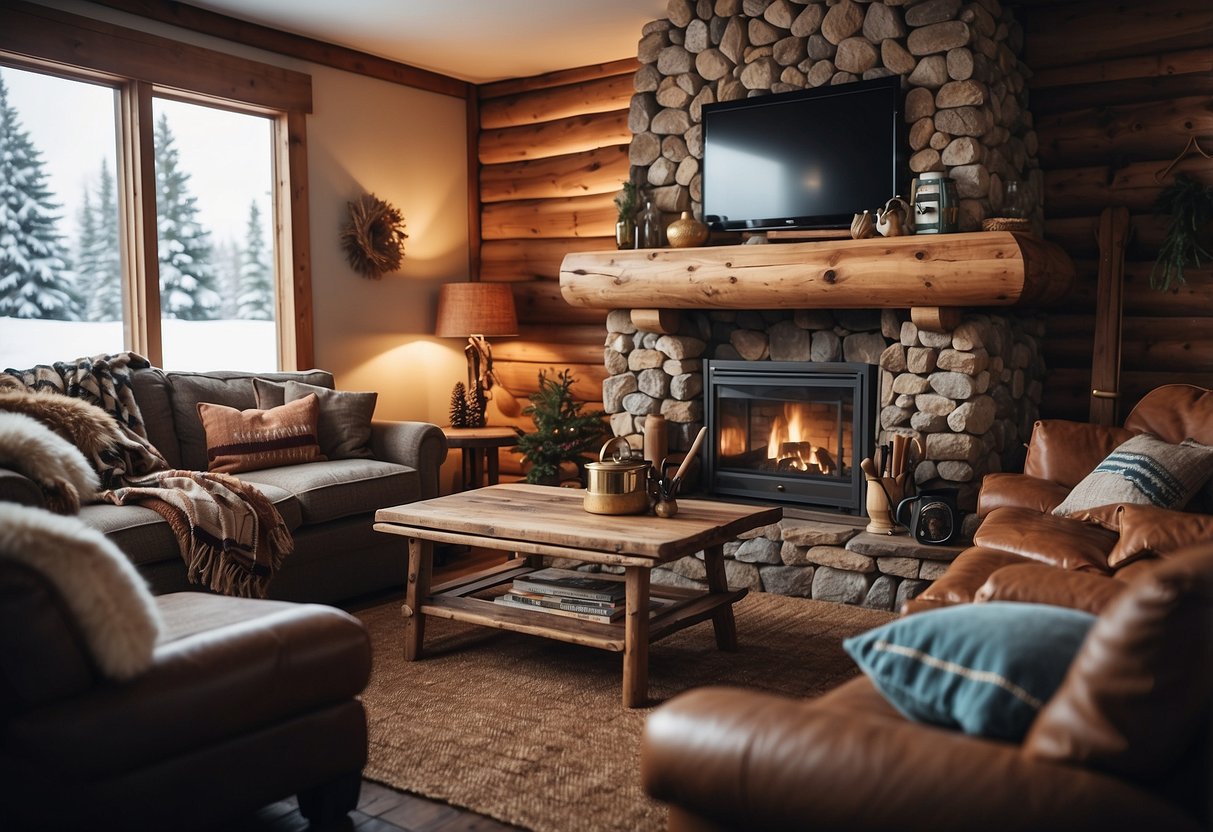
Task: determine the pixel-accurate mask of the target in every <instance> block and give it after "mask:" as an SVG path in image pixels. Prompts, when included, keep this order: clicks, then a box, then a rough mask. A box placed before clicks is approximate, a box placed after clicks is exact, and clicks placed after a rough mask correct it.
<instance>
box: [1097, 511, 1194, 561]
mask: <svg viewBox="0 0 1213 832" xmlns="http://www.w3.org/2000/svg"><path fill="white" fill-rule="evenodd" d="M1116 517H1117V521H1118V522H1117V525H1118V527H1119V528H1120V540H1118V541H1116V546H1115V547H1113V549H1112V552H1111V553H1110V554H1109V555H1108V566H1111V567H1112V568H1113V569H1119V568H1121V567H1123V566H1125V565H1126V564H1128V563H1130V562H1132V561H1134V560H1137V559H1139V558H1142V557H1145V556H1148V555H1161V556H1166V555H1170V554H1173V553H1174V552H1176V551H1178V550H1180V549H1183V548H1185V547H1187V546H1191V545H1194V544H1196V543H1204V542H1205V541H1209V540H1213V516H1210V515H1208V514H1187V513H1185V512H1181V511H1172V510H1171V509H1165V508H1159V507H1158V506H1137V505H1124V506H1117V509H1116Z"/></svg>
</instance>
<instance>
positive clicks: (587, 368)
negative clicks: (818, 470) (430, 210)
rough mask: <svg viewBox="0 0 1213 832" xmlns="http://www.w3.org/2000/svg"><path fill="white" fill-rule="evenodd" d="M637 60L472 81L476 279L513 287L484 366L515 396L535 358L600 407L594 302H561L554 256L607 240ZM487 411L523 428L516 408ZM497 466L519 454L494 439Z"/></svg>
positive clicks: (599, 313)
mask: <svg viewBox="0 0 1213 832" xmlns="http://www.w3.org/2000/svg"><path fill="white" fill-rule="evenodd" d="M637 66H638V64H637V62H636V61H635V60H634V59H631V58H629V59H625V60H620V61H613V62H611V63H608V64H600V65H595V66H587V67H582V68H579V69H574V70H567V71H563V72H556V73H552V74H549V75H542V76H536V77H532V78H522V79H512V80H508V81H502V82H498V83H494V84H486V85H483V86H481V87H480V88H479V108H478V109H479V118H480V135H479V161H480V174H479V180H480V206H481V208H480V225H481V241H482V242H481V250H480V279H481V280H485V281H500V282H507V283H509V284H510V285H511V288H512V289H513V292H514V298H515V302H516V304H517V307H518V322H519V337H518V338H500V339H495V341H494V344H493V366H494V369H496V370H497V371H498V375H499V377H500V379H501V381H502V383H503V384H505V386H506V388H507V389H508V390H509V391H510V392H511V393H513V394H514V395H515V396H516V397H517V398H518V399H519V401H520V402H521V403H522V404H523V405H525V404H526V397H527V396H529V395H530V394H532V393H534V392H535V391H536V390H537V389H538V387H539V382H538V378H539V371H540V370H546V371H548V372H549V374H551V373H555V372H558V371H559V370H562V369H564V368H568V369H570V370H572V372H573V375H574V376H575V378H576V379H577V382H576V384H575V385H574V386H573V393H574V395H575V396H576V397H577V399H578V400H579V401H584V402H586V405H585V406H586V408H587V409H598V408H601V407H602V381H603V379H604V378H605V377H606V368H605V367H604V366H603V360H602V348H603V339H604V337H605V333H606V328H605V319H606V312H605V311H603V310H593V309H575V308H574V307H571V306H569V305H568V304H567V303H565V302H564V300H563V298H561V296H560V284H559V278H560V261H561V260H562V259H563V258H564V255H565V254H568V253H569V252H570V251H591V250H595V249H606V248H614V245H615V238H614V234H615V218H616V210H615V205H614V198H615V195H616V194H617V193H618V192H619V190H620V188H621V186H622V183H623V182H624V181H625V180H626V179H627V178H628V174H629V165H628V143H629V142H630V141H631V139H632V133H631V131H630V130H629V129H628V107H629V104H630V101H631V98H632V91H633V90H632V76H633V75H634V74H635V72H636V67H637ZM490 421H491V422H492V423H493V424H514V425H517V426H519V427H522V428H523V429H527V430H530V429H533V423H532V422H531V420H530V419H529V418H528V417H519V418H509V417H506V416H504V415H502V414H501V413H500V412H492V413H491V414H490ZM501 471H502V474H503V475H504V476H505V477H506V478H509V477H510V476H511V475H513V476H517V475H519V474H520V473H521V472H522V466H521V460H520V458H519V457H518V456H517V455H516V454H513V453H511V452H510V451H508V450H503V451H502V453H501Z"/></svg>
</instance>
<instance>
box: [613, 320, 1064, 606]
mask: <svg viewBox="0 0 1213 832" xmlns="http://www.w3.org/2000/svg"><path fill="white" fill-rule="evenodd" d="M636 317H637V319H639V320H642V321H643V320H645V318H644V317H643V316H642V315H637V316H636ZM906 318H907V316H906V313H905V311H904V310H894V309H883V310H880V309H836V310H827V309H796V310H715V311H701V310H680V314H679V316H678V328H677V331H676V332H673V333H668V332H667V333H662V332H654V331H646V330H644V329H642V328H641V327H639V326H637V324H636V322H635V321H634V320H633V315H632V313H631V311H630V310H627V309H613V310H611V311H610V312H609V313H608V315H607V321H606V326H607V334H606V345H605V348H604V350H603V356H604V362H605V365H606V368H607V371H608V372H609V374H610V375H609V376H608V378H607V379H606V381H605V382H604V383H603V404H604V408H605V410H606V411H607V413H608V414H609V417H610V423H611V429H612V431H613V432H614V434H615V435H616V436H624V437H626V438H627V439H628V441H629V443H630V444H631V445H632V446H633V447H635V448H642V447H643V444H644V436H643V431H644V425H645V420H646V417H647V416H648V415H649V414H653V413H659V414H661V415H663V416H664V417H665V419H666V426H667V430H668V431H669V437H668V438H669V447H670V450H671V451H672V452H673V451H680V450H686V449H687V448H689V446H690V443H691V441H692V440H693V438H694V436H695V434H696V433H697V432H698V431H699V428H700V427H701V426H702V424H703V419H704V406H703V361H704V359H706V358H716V359H727V360H734V361H737V360H744V361H755V362H761V361H769V360H777V361H820V362H834V361H847V362H864V363H870V364H875V365H878V366H879V368H880V373H879V375H880V387H879V399H878V405H879V415H878V417H877V421H878V424H877V425H873V426H872V430H873V432H874V433H875V435H876V437H877V440H878V441H880V442H884V441H887V437H888V436H889V435H890V434H891V433H901V434H904V435H907V436H911V437H914V438H917V439H919V440H920V441H921V442H922V444H923V447H924V449H925V456H924V459H923V460H922V462H921V463H920V464H919V465H918V466H917V468H916V469H915V471H914V478H915V481H916V483H917V484H918V485H919V486H940V485H944V486H954V487H957V488H958V489H959V499H958V504H959V506H960V508H961V509H962V510H965V511H972V510H973V509H974V508H975V506H976V499H977V491H978V488H979V487H980V484H981V478H982V476H984V475H985V474H986V473H991V472H997V471H1003V470H1018V469H1019V467H1020V466H1021V465H1022V459H1023V442H1024V440H1025V439H1026V438H1027V437H1028V436H1029V435H1030V434H1031V428H1032V425H1033V423H1034V422H1035V420H1036V418H1037V415H1038V406H1039V402H1040V395H1041V389H1042V380H1043V376H1044V362H1043V360H1042V358H1041V355H1040V349H1039V339H1040V336H1041V335H1042V334H1043V327H1044V321H1043V318H1042V317H1040V316H1039V315H1036V314H1032V313H1022V314H1002V313H988V312H970V313H967V314H965V315H963V316H962V317H961V322H960V323H959V324H958V325H957V326H956V327H955V328H953V329H951V330H949V331H946V332H933V331H929V330H926V329H920V328H919V327H917V326H916V325H915V324H914V323H912V322H911V321H910V320H907V319H906ZM855 520H856V519H855V518H846V517H839V518H838V522H837V523H831V522H829V521H826V522H825V523H824V524H822V523H820V522H809V521H798V520H796V519H795V518H793V519H791V520H788V521H785V522H784V523H783V524H780V525H778V526H774V527H772V528H768V529H761V530H756V532H755V533H754V537H753V538H752V539H751V540H747V541H743V542H741V543H739V544H737V545H736V546H732V547H728V548H727V549H726V555H728V556H729V569H730V573H729V574H730V582H732V583H742V584H745V585H749V586H753V587H755V588H763V589H766V590H768V591H775V592H781V593H784V594H793V595H803V596H806V597H813V598H819V599H825V600H832V601H842V602H845V603H866V604H869V605H871V606H878V607H882V608H885V609H894V608H896V606H899V605H900V602H901V601H902V600H904V599H905V598H907V597H913V595H914V594H916V593H917V591H920V590H921V589H922V588H923V587H924V586H925V585H926V582H927V581H930V580H932V579H934V578H935V577H937V576H938V575H939V574H942V571H943V568H945V567H946V564H947V561H948V559H949V558H950V556H951V554H954V552H953V550H951V549H949V548H946V547H927V546H920V545H917V544H913V542H912V541H909V540H907V538H906V536H905V535H901V536H895V537H880V536H876V535H870V534H866V533H861V532H860V530H859V528H858V526H862V525H863V522H858V523H856V522H855ZM806 524H807V526H808V527H810V528H811V529H812V531H806V530H805V529H806ZM823 525H824V531H823V530H822V527H823ZM968 525H969V526H971V521H970V522H969V524H968ZM788 528H796V529H797V531H795V532H793V533H792V534H791V535H790V536H789V535H788ZM700 565H701V564H700ZM695 571H696V566H695V564H693V563H690V562H689V561H688V562H687V563H685V564H683V563H681V562H679V563H675V564H673V565H672V568H671V569H670V570H667V573H666V574H663V575H661V576H656V575H655V576H654V580H667V581H670V582H672V583H681V582H685V581H694V580H698V578H696V577H695V574H694V573H695ZM903 584H904V586H903ZM886 601H887V603H885V602H886Z"/></svg>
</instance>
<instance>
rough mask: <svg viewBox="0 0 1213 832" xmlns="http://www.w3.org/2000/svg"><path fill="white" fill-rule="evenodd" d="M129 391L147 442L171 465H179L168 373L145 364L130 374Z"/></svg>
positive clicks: (179, 447)
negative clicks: (144, 430)
mask: <svg viewBox="0 0 1213 832" xmlns="http://www.w3.org/2000/svg"><path fill="white" fill-rule="evenodd" d="M131 390H132V391H134V394H135V403H136V404H138V405H139V413H140V415H141V416H142V417H143V427H144V428H145V429H146V430H147V441H149V442H151V443H152V447H154V448H155V449H156V450H158V451H159V452H160V455H161V456H163V457H164V458H165V459H166V460H168V464H169V465H171V466H172V467H174V468H180V467H181V444H180V443H179V442H178V441H177V430H176V426H175V425H174V423H173V399H172V395H171V392H172V391H171V387H170V385H169V381H168V376H167V375H165V374H164V370H161V369H160V368H159V367H145V368H143V369H139V370H134V371H133V372H132V373H131Z"/></svg>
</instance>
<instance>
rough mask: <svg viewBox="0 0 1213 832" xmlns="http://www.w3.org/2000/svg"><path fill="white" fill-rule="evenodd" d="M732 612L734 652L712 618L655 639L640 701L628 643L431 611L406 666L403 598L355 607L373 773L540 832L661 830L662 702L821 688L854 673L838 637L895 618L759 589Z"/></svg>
mask: <svg viewBox="0 0 1213 832" xmlns="http://www.w3.org/2000/svg"><path fill="white" fill-rule="evenodd" d="M735 610H736V616H737V632H738V641H739V647H740V649H739V650H738V651H737V652H736V653H724V652H721V651H719V650H717V649H716V641H715V637H714V635H713V631H712V625H711V623H710V622H705V623H702V624H697V625H695V626H693V627H690V628H688V629H686V630H682V631H680V632H678V633H675V634H674V635H672V636H669V637H668V638H665V639H663V640H662V641H659V642H657V644H655V645H653V646H652V647H651V649H650V651H649V699H650V703H651V705H650V706H649V707H646V708H638V709H635V710H625V709H624V708H623V706H622V704H621V700H620V697H621V695H622V694H621V684H622V673H623V670H622V657H621V655H620V654H615V653H607V652H605V651H600V650H594V649H591V648H587V647H578V646H575V645H568V644H563V643H560V642H555V641H549V640H547V639H541V638H537V637H534V636H525V635H521V634H517V633H505V632H501V631H497V630H490V629H485V628H476V627H470V626H467V625H463V624H456V623H454V622H449V621H444V620H440V619H433V618H431V619H427V620H426V639H425V650H426V654H425V658H423V659H422V660H420V661H417V662H405V661H404V659H403V658H402V657H401V652H400V651H401V633H402V622H401V618H400V605H399V603H398V602H393V603H388V604H385V605H382V606H378V607H373V608H371V609H368V610H364V611H362V612H359V613H358V616H359V617H360V618H361V619H362V620H363V622H365V624H366V625H367V627H368V629H369V630H370V633H371V639H372V642H373V645H374V669H373V671H372V673H371V681H370V684H369V685H368V686H367V689H366V692H365V693H364V694H363V701H364V703H365V705H366V710H367V716H368V721H369V728H370V761H369V763H368V764H367V767H366V770H365V772H364V774H365V776H366V777H369V778H370V779H372V780H376V781H379V782H381V783H384V784H386V785H389V786H392V787H394V788H397V789H402V790H405V791H409V792H413V793H416V794H421V795H424V796H426V797H429V798H433V799H437V800H443V801H446V802H448V803H450V804H452V805H455V806H460V807H463V808H467V809H472V810H474V811H476V812H479V813H481V814H486V815H490V816H492V817H494V818H496V819H498V820H500V821H504V822H506V823H510V824H515V825H517V826H521V827H524V828H527V829H534V830H539V831H540V832H569V830H619V832H625V830H626V832H633V830H663V829H664V828H665V822H666V811H665V809H664V807H662V806H661V805H660V804H658V803H655V802H654V801H651V800H650V799H649V798H648V797H647V796H646V795H645V794H644V791H643V789H642V788H641V785H640V773H639V772H640V734H641V729H642V728H643V726H644V720H645V717H646V716H647V715H648V714H649V713H651V712H652V710H653V707H655V706H656V705H659V704H660V703H661V702H663V701H665V700H667V699H669V698H670V697H672V696H674V695H676V694H678V693H681V692H683V691H686V690H690V689H691V688H695V687H702V686H704V685H733V686H741V687H747V688H754V689H758V690H765V691H772V692H776V693H782V694H786V695H789V696H799V697H808V696H814V695H816V694H820V693H823V692H825V691H826V690H829V689H830V688H832V687H834V686H835V685H837V684H839V683H840V682H842V681H845V680H846V679H848V678H850V677H851V676H854V675H855V674H856V673H857V672H858V671H857V670H856V668H855V666H854V664H852V663H851V661H850V659H849V658H848V657H847V655H846V654H845V652H844V651H843V650H842V647H841V642H842V640H843V639H844V638H846V637H847V636H850V635H853V634H855V633H859V632H863V631H864V630H868V629H871V628H872V627H875V626H878V625H880V624H883V623H885V622H886V621H888V620H890V619H891V618H892V616H891V615H890V614H889V613H884V612H877V611H875V610H867V609H859V608H855V607H847V606H842V605H840V604H829V603H824V602H820V601H809V600H805V599H800V598H788V597H784V596H779V595H768V594H766V593H751V594H750V595H749V596H747V597H746V598H745V599H743V600H742V601H741V602H740V603H738V604H737V606H736V607H735Z"/></svg>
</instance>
